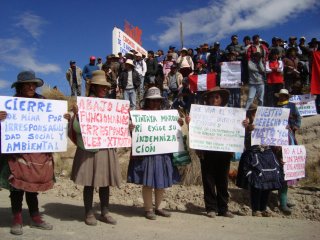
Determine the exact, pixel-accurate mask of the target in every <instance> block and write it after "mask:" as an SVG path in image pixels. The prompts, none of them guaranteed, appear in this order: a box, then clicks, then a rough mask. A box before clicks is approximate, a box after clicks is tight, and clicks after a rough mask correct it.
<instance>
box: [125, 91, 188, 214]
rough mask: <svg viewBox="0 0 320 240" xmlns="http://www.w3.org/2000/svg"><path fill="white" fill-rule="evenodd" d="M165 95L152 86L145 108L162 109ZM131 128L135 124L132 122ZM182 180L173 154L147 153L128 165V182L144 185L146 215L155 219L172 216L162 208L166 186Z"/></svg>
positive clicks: (180, 122)
mask: <svg viewBox="0 0 320 240" xmlns="http://www.w3.org/2000/svg"><path fill="white" fill-rule="evenodd" d="M162 100H163V97H162V96H161V94H160V89H158V88H156V87H151V88H149V89H148V91H147V94H146V97H145V107H144V110H152V111H158V110H161V104H162ZM178 123H179V124H180V126H182V125H183V120H182V119H181V118H179V120H178ZM129 128H130V130H131V131H133V130H134V128H135V126H134V125H133V124H131V125H130V126H129ZM179 180H180V177H179V173H178V169H177V168H176V167H174V166H173V164H172V154H157V155H146V156H143V157H133V156H132V157H131V159H130V162H129V167H128V182H129V183H135V184H139V185H142V197H143V202H144V209H145V217H146V218H147V219H149V220H155V219H156V217H157V216H156V215H158V216H162V217H170V216H171V214H170V213H169V212H167V211H165V210H163V209H160V204H161V202H162V199H163V194H164V190H165V188H168V187H171V186H172V184H175V183H177V182H178V181H179ZM153 190H154V195H155V211H153V206H152V191H153Z"/></svg>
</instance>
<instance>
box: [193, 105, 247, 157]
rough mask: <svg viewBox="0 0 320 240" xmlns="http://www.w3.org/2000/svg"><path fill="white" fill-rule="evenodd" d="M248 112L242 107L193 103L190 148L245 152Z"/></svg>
mask: <svg viewBox="0 0 320 240" xmlns="http://www.w3.org/2000/svg"><path fill="white" fill-rule="evenodd" d="M245 117H246V112H245V110H244V109H241V108H229V107H213V106H203V105H196V104H192V105H191V111H190V118H191V122H190V124H189V143H190V148H193V149H201V150H212V151H223V152H243V148H244V135H245V129H244V127H243V126H242V121H243V120H244V119H245Z"/></svg>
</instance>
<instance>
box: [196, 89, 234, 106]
mask: <svg viewBox="0 0 320 240" xmlns="http://www.w3.org/2000/svg"><path fill="white" fill-rule="evenodd" d="M213 93H218V94H219V95H220V96H221V98H222V103H221V106H225V105H227V103H228V101H229V96H230V92H229V90H227V89H223V88H220V87H218V86H217V87H214V88H213V89H210V90H208V91H206V92H205V93H204V94H202V97H203V98H204V99H206V98H208V96H209V95H210V94H213Z"/></svg>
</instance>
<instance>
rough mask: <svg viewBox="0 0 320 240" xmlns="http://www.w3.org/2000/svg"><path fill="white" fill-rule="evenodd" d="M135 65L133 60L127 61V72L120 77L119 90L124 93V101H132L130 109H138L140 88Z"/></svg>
mask: <svg viewBox="0 0 320 240" xmlns="http://www.w3.org/2000/svg"><path fill="white" fill-rule="evenodd" d="M134 67H135V66H134V63H133V61H132V60H131V59H127V60H126V63H125V67H124V68H125V70H124V71H123V72H122V73H121V74H120V76H119V88H120V90H121V91H123V98H124V100H129V101H130V109H131V110H135V109H136V105H137V104H136V101H137V92H136V91H137V89H138V88H139V86H140V78H139V73H138V72H137V71H136V70H135V69H134Z"/></svg>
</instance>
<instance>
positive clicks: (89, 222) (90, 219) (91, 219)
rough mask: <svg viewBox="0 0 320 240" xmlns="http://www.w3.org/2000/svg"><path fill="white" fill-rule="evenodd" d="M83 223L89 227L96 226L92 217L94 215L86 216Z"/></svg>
mask: <svg viewBox="0 0 320 240" xmlns="http://www.w3.org/2000/svg"><path fill="white" fill-rule="evenodd" d="M84 222H85V223H86V224H87V225H89V226H96V225H97V219H96V217H95V216H94V214H87V215H86V218H85V219H84Z"/></svg>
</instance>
